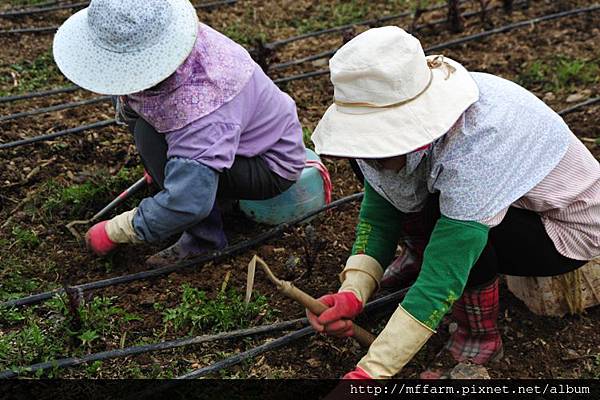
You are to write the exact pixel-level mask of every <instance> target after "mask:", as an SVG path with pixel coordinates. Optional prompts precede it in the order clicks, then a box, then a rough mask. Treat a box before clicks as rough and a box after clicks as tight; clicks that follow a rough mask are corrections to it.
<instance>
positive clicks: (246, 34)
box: [222, 23, 267, 47]
mask: <svg viewBox="0 0 600 400" xmlns="http://www.w3.org/2000/svg"><path fill="white" fill-rule="evenodd" d="M254 29H255V27H254V26H253V25H247V24H244V25H240V24H237V23H233V24H231V25H227V26H226V27H225V28H224V29H223V30H222V33H223V34H224V35H226V36H228V37H229V38H230V39H231V40H233V41H234V42H236V43H238V44H241V45H243V46H248V47H250V46H254V45H256V43H257V42H266V41H267V35H266V34H265V33H264V32H256V31H255V30H254Z"/></svg>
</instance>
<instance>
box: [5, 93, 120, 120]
mask: <svg viewBox="0 0 600 400" xmlns="http://www.w3.org/2000/svg"><path fill="white" fill-rule="evenodd" d="M110 99H111V96H100V97H94V98H92V99H87V100H81V101H75V102H73V103H65V104H59V105H56V106H50V107H44V108H37V109H35V110H31V111H24V112H20V113H15V114H10V115H4V116H0V122H6V121H12V120H15V119H19V118H24V117H31V116H34V115H39V114H46V113H51V112H55V111H62V110H68V109H70V108H77V107H83V106H87V105H90V104H96V103H102V102H105V101H108V100H110Z"/></svg>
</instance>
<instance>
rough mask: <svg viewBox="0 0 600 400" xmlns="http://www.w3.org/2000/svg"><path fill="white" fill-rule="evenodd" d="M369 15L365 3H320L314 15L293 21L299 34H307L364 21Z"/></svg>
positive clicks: (354, 0)
mask: <svg viewBox="0 0 600 400" xmlns="http://www.w3.org/2000/svg"><path fill="white" fill-rule="evenodd" d="M368 13H369V4H368V3H367V2H363V1H356V0H352V1H344V2H337V3H324V2H319V4H317V6H316V7H315V10H314V13H313V15H311V16H310V17H308V18H303V19H299V20H294V21H292V26H294V27H295V28H296V29H298V32H299V33H307V32H312V31H317V30H321V29H327V28H331V27H334V26H339V25H345V24H349V23H351V22H356V21H359V20H361V19H364V18H365V17H366V16H367V15H368Z"/></svg>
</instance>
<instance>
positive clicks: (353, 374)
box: [342, 367, 373, 380]
mask: <svg viewBox="0 0 600 400" xmlns="http://www.w3.org/2000/svg"><path fill="white" fill-rule="evenodd" d="M342 379H363V380H364V379H373V378H372V377H371V375H369V374H367V373H366V372H365V370H364V369H362V368H361V367H356V368H354V370H353V371H350V372H348V373H347V374H346V375H344V377H343V378H342Z"/></svg>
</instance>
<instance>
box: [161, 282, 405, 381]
mask: <svg viewBox="0 0 600 400" xmlns="http://www.w3.org/2000/svg"><path fill="white" fill-rule="evenodd" d="M406 292H408V289H402V290H399V291H397V292H395V293H392V294H390V295H387V296H385V297H382V298H380V299H377V300H375V301H372V302H370V303H368V304H367V305H366V306H365V312H373V311H375V310H377V309H381V308H383V307H385V306H388V305H389V304H390V303H392V302H394V301H398V300H399V298H401V297H403V296H404V295H405V294H406ZM311 333H315V331H314V330H313V329H312V327H311V326H308V327H306V328H302V329H300V330H297V331H295V332H292V333H288V334H287V335H284V336H282V337H280V338H279V339H275V340H273V341H271V342H268V343H264V344H261V345H260V346H258V347H254V348H252V349H250V350H246V351H244V352H242V353H238V354H235V355H233V356H231V357H227V358H225V359H223V360H221V361H218V362H216V363H214V364H212V365H209V366H207V367H203V368H200V369H197V370H195V371H191V372H188V373H187V374H185V375H181V376H178V377H177V378H175V379H196V378H200V377H202V376H206V375H209V374H212V373H215V372H219V371H220V370H222V369H225V368H228V367H231V366H233V365H236V364H239V363H241V362H242V361H244V360H247V359H249V358H252V357H256V356H258V355H260V354H263V353H266V352H267V351H271V350H275V349H278V348H280V347H283V346H286V345H288V344H290V343H292V342H294V341H296V340H298V339H301V338H303V337H305V336H307V335H310V334H311ZM167 386H169V385H165V386H163V387H161V389H166V388H167Z"/></svg>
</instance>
